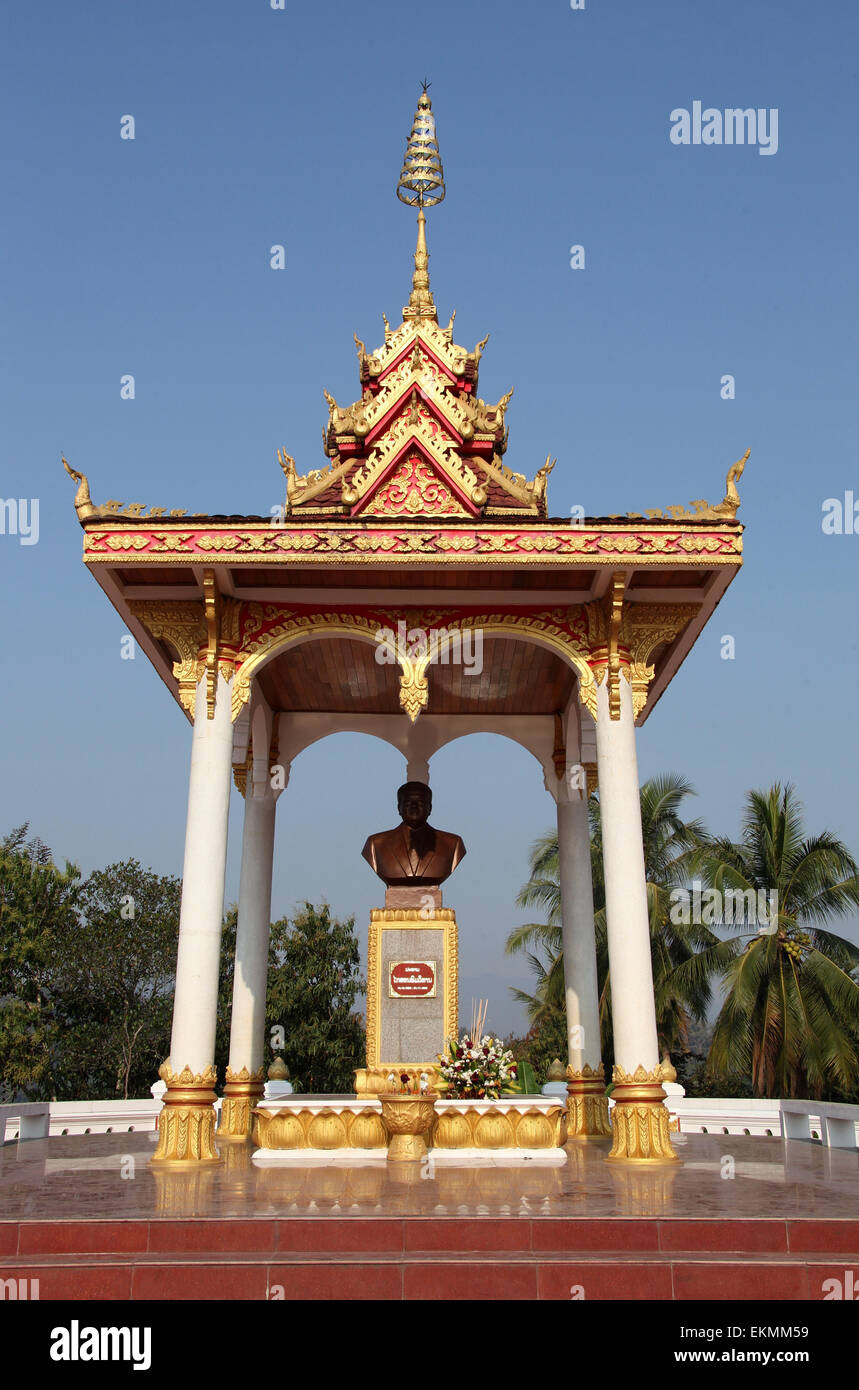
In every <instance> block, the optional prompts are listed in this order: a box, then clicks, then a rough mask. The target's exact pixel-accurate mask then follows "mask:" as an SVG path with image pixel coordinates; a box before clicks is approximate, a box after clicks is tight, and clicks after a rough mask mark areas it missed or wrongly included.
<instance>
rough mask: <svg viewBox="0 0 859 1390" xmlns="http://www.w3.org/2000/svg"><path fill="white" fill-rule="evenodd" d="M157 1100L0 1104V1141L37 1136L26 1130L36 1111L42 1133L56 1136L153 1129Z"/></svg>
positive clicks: (54, 1101)
mask: <svg viewBox="0 0 859 1390" xmlns="http://www.w3.org/2000/svg"><path fill="white" fill-rule="evenodd" d="M160 1109H161V1101H160V1100H152V1099H151V1098H150V1099H148V1100H52V1101H43V1102H34V1103H32V1104H28V1105H21V1104H15V1103H14V1102H13V1103H12V1104H11V1105H0V1142H2V1141H3V1138H4V1137H5V1138H6V1139H18V1138H21V1139H30V1138H33V1139H35V1138H37V1137H40V1136H37V1135H36V1134H34V1133H32V1132H29V1133H28V1130H29V1129H30V1126H29V1124H28V1121H30V1120H33V1119H35V1118H36V1115H35V1114H34V1112H36V1111H38V1112H40V1116H41V1117H43V1118H42V1124H43V1125H44V1123H45V1119H47V1122H48V1126H49V1128H47V1129H42V1134H50V1136H51V1138H52V1139H53V1138H56V1137H57V1136H58V1135H61V1134H113V1133H116V1134H128V1133H130V1132H132V1131H133V1130H138V1129H143V1130H154V1128H155V1118H156V1116H157V1115H158V1112H159V1111H160Z"/></svg>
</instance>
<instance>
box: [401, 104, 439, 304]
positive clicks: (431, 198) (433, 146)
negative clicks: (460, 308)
mask: <svg viewBox="0 0 859 1390" xmlns="http://www.w3.org/2000/svg"><path fill="white" fill-rule="evenodd" d="M428 85H429V84H428V83H427V82H424V84H423V91H422V93H421V96H420V100H419V101H418V107H417V111H416V112H415V118H414V121H413V122H412V129H411V134H410V135H409V139H408V144H407V145H406V153H405V157H404V159H403V167H402V169H401V171H400V180H399V183H398V184H397V197H398V198H399V199H400V201H401V202H403V203H407V204H408V206H409V207H416V208H417V209H418V244H417V249H416V251H415V273H414V276H413V278H412V292H411V294H410V295H409V302H408V304H407V306H406V308H405V309H404V310H403V318H404V319H417V318H430V319H435V317H436V312H435V304H434V303H433V297H432V293H431V291H430V283H429V269H428V265H429V252H428V251H427V239H426V218H425V217H424V208H431V207H435V206H436V204H437V203H440V202H441V201H442V199H443V198H444V195H445V186H444V170H443V169H442V165H441V157H440V155H439V152H438V140H437V139H436V133H435V117H434V116H433V114H432V103H431V102H430V99H429V97H428V95H427V87H428Z"/></svg>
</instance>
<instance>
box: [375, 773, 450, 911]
mask: <svg viewBox="0 0 859 1390" xmlns="http://www.w3.org/2000/svg"><path fill="white" fill-rule="evenodd" d="M397 810H398V811H399V813H400V816H401V818H402V819H401V822H400V824H399V825H398V826H396V828H395V829H394V830H380V831H379V832H378V833H377V834H375V835H370V836H369V838H368V840H367V843H366V844H365V846H364V848H363V850H362V851H361V853H362V854H363V856H364V858H365V859H366V861H367V863H368V864H369V865H370V868H371V869H372V870H373V871H374V873H377V874H378V875H379V878H380V879H382V881H383V882H384V883H385V884H387V886H388V887H389V888H412V887H418V886H420V885H421V884H425V885H426V886H427V887H430V888H432V887H437V886H438V884H440V883H444V881H445V879H446V878H449V877H450V875H451V874H452V873H453V871H454V869H455V868H456V866H457V864H459V863H460V862H461V860H462V859H464V858H465V845H464V844H463V843H462V840H461V839H460V837H459V835H451V834H450V833H449V831H447V830H436V829H435V828H434V827H433V826H431V825H429V824H428V822H427V817H428V816H429V813H430V811H431V810H432V792H431V791H430V789H429V787H428V786H427V785H426V783H425V782H404V783H403V785H402V786H401V787H400V789H399V791H398V792H397Z"/></svg>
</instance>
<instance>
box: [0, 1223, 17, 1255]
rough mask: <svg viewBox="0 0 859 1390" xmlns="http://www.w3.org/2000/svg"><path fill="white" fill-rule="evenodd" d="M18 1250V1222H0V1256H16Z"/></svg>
mask: <svg viewBox="0 0 859 1390" xmlns="http://www.w3.org/2000/svg"><path fill="white" fill-rule="evenodd" d="M17 1250H18V1222H17V1221H0V1255H14V1254H16V1253H17Z"/></svg>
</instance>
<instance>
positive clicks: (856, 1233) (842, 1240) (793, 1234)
mask: <svg viewBox="0 0 859 1390" xmlns="http://www.w3.org/2000/svg"><path fill="white" fill-rule="evenodd" d="M788 1241H789V1243H790V1249H791V1250H808V1251H813V1252H814V1253H815V1254H817V1253H819V1254H824V1253H828V1252H829V1251H837V1252H838V1253H839V1254H841V1253H842V1252H843V1253H844V1254H850V1255H853V1257H854V1258H855V1259H856V1260H859V1221H790V1222H788Z"/></svg>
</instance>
